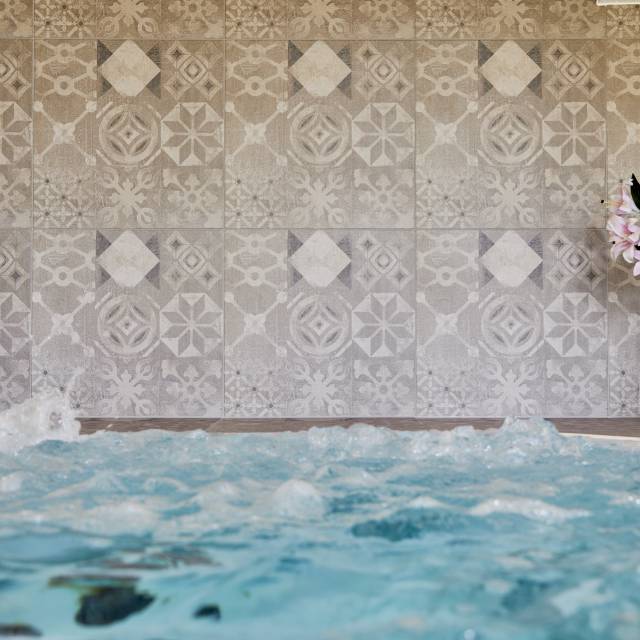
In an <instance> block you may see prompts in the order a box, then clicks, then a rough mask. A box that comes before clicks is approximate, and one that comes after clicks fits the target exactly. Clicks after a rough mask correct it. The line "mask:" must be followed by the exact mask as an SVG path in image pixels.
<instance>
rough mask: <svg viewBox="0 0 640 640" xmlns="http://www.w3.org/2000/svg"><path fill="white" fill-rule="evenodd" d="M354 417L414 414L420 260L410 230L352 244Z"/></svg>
mask: <svg viewBox="0 0 640 640" xmlns="http://www.w3.org/2000/svg"><path fill="white" fill-rule="evenodd" d="M352 252H353V253H352V256H353V258H352V272H351V275H352V313H351V323H352V334H353V345H354V346H353V414H354V415H358V416H397V415H400V416H412V415H414V414H415V404H416V400H415V393H416V391H415V379H416V377H415V370H416V363H415V353H416V311H415V299H416V284H415V282H416V278H415V273H416V267H415V264H416V260H415V238H414V236H413V234H412V233H410V232H408V231H388V230H384V231H364V232H358V233H355V232H354V234H353V244H352Z"/></svg>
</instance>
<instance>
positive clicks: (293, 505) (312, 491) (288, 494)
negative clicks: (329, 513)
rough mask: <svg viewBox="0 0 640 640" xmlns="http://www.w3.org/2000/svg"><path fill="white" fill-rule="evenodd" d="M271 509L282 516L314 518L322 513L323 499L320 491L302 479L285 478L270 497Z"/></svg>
mask: <svg viewBox="0 0 640 640" xmlns="http://www.w3.org/2000/svg"><path fill="white" fill-rule="evenodd" d="M271 504H272V507H273V510H274V511H275V512H276V513H278V514H279V515H282V516H289V517H293V518H314V517H320V516H322V514H323V513H324V499H323V498H322V496H321V495H320V492H319V491H318V490H317V489H316V488H315V487H314V486H313V485H312V484H310V483H309V482H305V481H304V480H296V479H292V480H287V481H286V482H284V483H282V484H281V485H280V486H279V487H278V488H277V489H276V490H275V491H274V492H273V496H272V498H271Z"/></svg>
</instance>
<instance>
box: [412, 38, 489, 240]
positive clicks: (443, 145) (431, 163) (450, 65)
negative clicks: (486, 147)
mask: <svg viewBox="0 0 640 640" xmlns="http://www.w3.org/2000/svg"><path fill="white" fill-rule="evenodd" d="M416 59H417V74H416V100H417V105H416V155H417V159H416V217H417V225H418V226H419V227H429V228H434V227H440V228H445V227H468V226H471V227H472V226H475V224H476V223H475V220H474V218H475V216H476V212H477V192H478V188H477V164H478V159H477V137H478V125H477V122H478V114H477V111H478V75H477V67H478V47H477V44H475V43H468V42H460V43H457V42H438V43H419V44H418V45H417V52H416Z"/></svg>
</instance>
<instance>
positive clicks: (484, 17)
mask: <svg viewBox="0 0 640 640" xmlns="http://www.w3.org/2000/svg"><path fill="white" fill-rule="evenodd" d="M478 4H479V19H480V25H479V26H480V37H482V38H539V37H541V36H542V35H543V18H542V15H543V13H542V1H541V0H480V2H479V3H478Z"/></svg>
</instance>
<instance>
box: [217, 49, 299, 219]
mask: <svg viewBox="0 0 640 640" xmlns="http://www.w3.org/2000/svg"><path fill="white" fill-rule="evenodd" d="M226 55H227V57H226V103H225V127H226V132H225V135H226V161H225V171H226V209H225V211H226V226H227V227H253V228H256V227H278V226H285V225H286V204H285V200H286V187H285V175H286V172H287V171H286V166H287V159H286V154H285V132H286V105H287V48H286V44H285V43H284V42H273V43H269V42H255V41H252V42H227V54H226Z"/></svg>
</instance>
